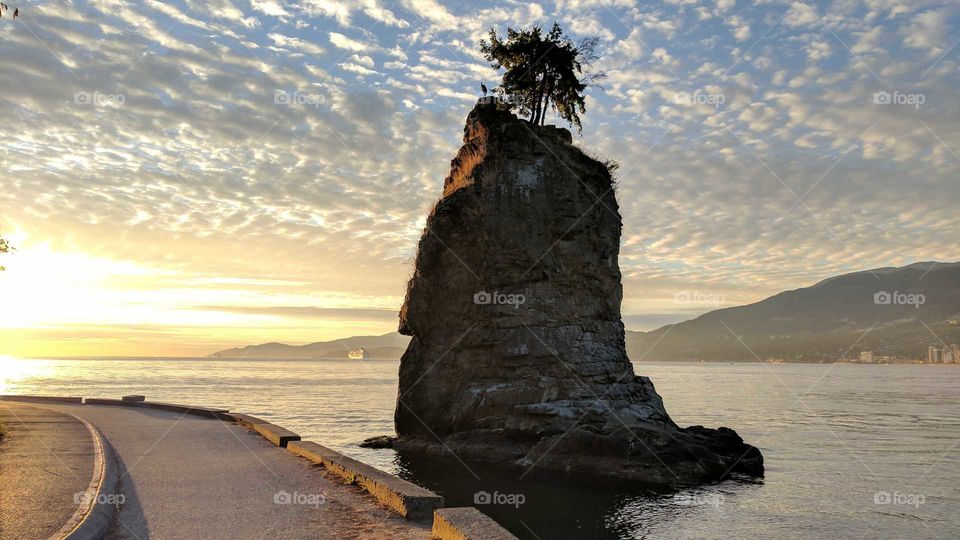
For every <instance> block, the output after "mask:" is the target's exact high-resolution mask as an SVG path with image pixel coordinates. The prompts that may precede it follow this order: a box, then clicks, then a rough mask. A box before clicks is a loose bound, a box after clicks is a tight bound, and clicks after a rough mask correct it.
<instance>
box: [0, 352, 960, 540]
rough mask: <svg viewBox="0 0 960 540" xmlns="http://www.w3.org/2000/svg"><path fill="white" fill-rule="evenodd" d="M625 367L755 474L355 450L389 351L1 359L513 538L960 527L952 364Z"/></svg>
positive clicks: (823, 533) (390, 368) (22, 385)
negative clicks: (719, 476)
mask: <svg viewBox="0 0 960 540" xmlns="http://www.w3.org/2000/svg"><path fill="white" fill-rule="evenodd" d="M635 367H636V369H637V372H638V373H641V374H644V375H648V376H650V377H651V378H652V379H653V381H654V383H655V385H656V387H657V390H658V392H659V393H660V394H661V395H662V396H663V398H664V402H665V403H666V406H667V410H668V411H669V412H670V414H671V415H672V416H673V418H674V419H675V420H676V421H677V423H679V424H680V425H693V424H702V425H705V426H711V427H716V426H721V425H722V426H728V427H731V428H734V429H736V430H737V431H738V432H739V433H740V435H741V436H742V437H743V438H744V439H745V440H746V441H747V442H749V443H751V444H754V445H755V446H758V447H759V448H760V449H761V451H762V452H763V455H764V458H765V460H766V468H767V470H766V477H765V478H763V479H762V480H750V479H745V478H735V479H731V480H728V481H725V482H722V483H719V484H715V485H709V486H703V487H699V488H696V489H684V490H679V491H656V490H651V489H647V488H643V487H638V486H612V485H603V484H585V483H583V482H573V481H569V480H561V479H557V478H543V477H542V476H539V475H536V474H530V475H527V476H524V477H523V478H518V477H517V475H516V474H515V473H504V472H503V471H492V470H486V469H481V468H479V467H477V466H475V465H467V464H461V463H459V462H457V461H456V460H451V461H450V462H449V463H442V464H437V463H434V462H431V463H422V462H417V461H416V460H412V459H410V458H409V457H407V456H397V455H396V454H395V453H394V452H393V451H391V450H367V449H362V448H359V447H358V446H357V445H358V443H359V442H360V441H362V440H363V439H365V438H367V437H370V436H373V435H381V434H388V433H392V432H393V425H392V422H393V407H394V400H395V399H396V384H397V362H396V361H384V360H365V361H350V360H339V359H330V360H302V361H300V360H294V361H291V360H249V359H244V360H211V359H199V358H198V359H163V358H150V359H70V360H58V359H35V360H32V359H0V394H32V393H43V394H62V395H83V396H87V397H119V396H120V395H122V394H129V393H141V394H145V395H147V396H148V398H149V399H156V400H164V401H173V402H183V403H191V404H197V405H210V406H224V407H228V408H230V409H231V410H235V411H240V412H246V413H249V414H254V415H256V416H260V417H262V418H265V419H269V420H272V421H276V422H277V423H279V424H281V425H283V426H286V427H289V428H290V429H292V430H294V431H297V432H299V433H301V434H302V435H304V437H305V438H306V439H310V440H315V441H317V442H320V443H321V444H325V445H327V446H330V447H333V448H336V449H338V450H340V451H342V452H344V453H346V454H349V455H351V456H353V457H356V458H358V459H361V460H363V461H366V462H368V463H371V464H373V465H375V466H377V467H380V468H382V469H385V470H388V471H391V472H394V473H398V474H401V475H403V476H405V477H407V478H410V479H412V480H414V481H417V482H419V483H421V484H423V485H426V486H428V487H430V488H432V489H435V490H437V491H440V492H442V493H443V494H444V495H445V496H446V497H447V499H448V503H450V504H454V505H455V504H474V503H475V502H476V503H479V504H478V507H480V508H481V509H483V510H484V511H485V512H487V513H489V514H490V515H492V516H494V517H495V518H496V519H497V520H498V521H500V522H501V523H503V524H505V525H506V526H507V527H508V528H510V529H511V530H512V531H513V532H514V533H515V534H516V535H518V536H520V537H521V538H540V539H548V538H550V539H552V538H943V539H946V538H958V537H960V489H958V486H960V368H957V367H952V366H929V365H909V366H879V365H846V364H839V365H832V366H831V365H800V364H756V363H733V364H727V363H722V364H719V363H715V364H693V363H643V364H637V365H636V366H635ZM486 501H490V502H489V503H486ZM484 503H486V504H484Z"/></svg>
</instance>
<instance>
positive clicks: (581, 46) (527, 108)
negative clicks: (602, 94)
mask: <svg viewBox="0 0 960 540" xmlns="http://www.w3.org/2000/svg"><path fill="white" fill-rule="evenodd" d="M598 42H599V38H597V37H589V38H585V39H583V40H581V41H579V42H576V43H575V42H574V41H573V40H571V39H570V38H568V37H567V36H565V35H564V33H563V30H562V29H561V28H560V25H558V24H557V23H554V24H553V28H551V29H550V32H548V33H547V34H546V35H544V33H543V29H542V28H540V27H539V26H534V27H532V28H530V29H528V30H514V29H513V28H507V35H506V36H505V39H501V38H500V36H498V35H497V31H496V30H495V29H493V28H491V29H490V41H489V42H488V41H487V40H481V41H480V51H481V52H482V53H483V55H484V56H485V57H486V59H487V61H488V62H490V65H491V66H492V67H494V68H495V69H501V68H502V69H504V74H503V81H502V82H501V83H500V86H499V87H498V88H497V92H498V93H499V94H501V95H509V96H511V97H512V99H513V101H512V103H511V107H512V108H513V109H517V110H518V111H519V112H520V113H521V114H523V115H526V116H529V119H530V121H531V122H533V123H535V124H538V125H543V122H544V119H545V117H546V112H547V108H548V107H550V108H552V109H553V110H554V111H555V112H556V113H557V114H558V115H559V116H560V118H563V119H564V120H566V121H567V122H569V123H570V125H572V126H575V127H576V128H577V131H580V130H581V129H582V126H581V124H580V115H581V114H585V113H586V107H585V106H584V92H585V91H586V89H587V88H588V87H590V86H593V85H595V84H596V81H598V80H600V79H603V78H604V77H605V76H606V75H605V74H604V73H602V72H596V73H585V68H588V67H589V66H590V64H591V63H593V62H594V61H595V60H596V59H597V54H596V52H595V50H596V47H597V43H598Z"/></svg>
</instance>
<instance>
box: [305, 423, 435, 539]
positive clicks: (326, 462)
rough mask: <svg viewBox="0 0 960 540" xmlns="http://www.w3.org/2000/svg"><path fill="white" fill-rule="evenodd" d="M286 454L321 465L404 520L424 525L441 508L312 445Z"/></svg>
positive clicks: (402, 484) (419, 491) (431, 496)
mask: <svg viewBox="0 0 960 540" xmlns="http://www.w3.org/2000/svg"><path fill="white" fill-rule="evenodd" d="M287 450H289V451H290V452H293V453H294V454H296V455H298V456H301V457H305V458H307V459H309V460H310V461H312V462H314V463H316V464H318V465H322V466H323V467H324V468H325V469H327V470H328V471H330V472H332V473H333V474H336V475H337V476H339V477H341V478H343V479H344V480H345V481H346V482H348V483H352V484H357V485H358V486H360V487H362V488H363V489H365V490H366V491H368V492H369V493H370V494H371V495H373V496H374V498H376V499H377V500H378V501H380V502H381V503H382V504H384V505H386V506H387V507H388V508H390V509H392V510H395V511H396V512H398V513H399V514H400V515H402V516H404V517H406V518H408V519H413V520H418V521H428V520H429V519H430V518H431V517H432V516H433V512H434V510H436V509H437V508H441V507H442V506H443V497H441V496H440V495H437V494H436V493H434V492H432V491H430V490H428V489H424V488H422V487H420V486H418V485H416V484H413V483H411V482H407V481H406V480H404V479H402V478H398V477H396V476H394V475H392V474H388V473H385V472H383V471H381V470H380V469H377V468H375V467H371V466H370V465H367V464H366V463H362V462H360V461H357V460H355V459H353V458H350V457H347V456H345V455H343V454H341V453H340V452H337V451H335V450H331V449H329V448H327V447H325V446H321V445H319V444H317V443H315V442H310V441H300V442H291V443H290V444H288V445H287Z"/></svg>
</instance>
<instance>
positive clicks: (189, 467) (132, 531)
mask: <svg viewBox="0 0 960 540" xmlns="http://www.w3.org/2000/svg"><path fill="white" fill-rule="evenodd" d="M43 407H47V408H49V409H52V410H56V411H61V412H69V413H72V414H75V415H77V416H79V417H81V418H83V419H85V420H87V421H88V422H90V423H92V424H93V425H95V426H97V427H98V428H99V429H100V431H101V432H102V433H103V434H104V436H105V437H106V439H107V441H108V442H109V444H110V445H111V446H112V447H113V449H114V451H115V453H116V455H117V458H118V460H119V471H120V481H119V486H118V487H119V489H118V493H117V494H116V495H118V496H117V497H113V499H112V501H106V502H107V503H110V502H112V503H116V502H118V501H119V502H120V504H119V511H118V512H117V514H116V517H115V520H114V521H115V522H114V523H113V525H112V527H111V534H110V538H116V539H147V538H155V539H181V538H182V539H190V540H194V539H204V538H216V539H219V538H223V539H248V538H250V539H253V538H337V539H340V538H371V539H372V538H376V539H381V538H399V539H403V538H429V537H430V530H429V527H428V526H426V525H417V524H414V523H412V522H410V521H408V520H406V519H404V518H402V517H400V516H398V515H396V514H395V513H392V512H391V511H389V510H387V509H386V508H384V507H382V506H379V505H378V504H377V503H376V502H375V501H374V500H373V499H372V498H371V497H370V496H369V495H368V494H366V492H364V491H362V490H360V489H359V488H357V487H356V486H350V485H344V484H342V483H340V482H338V481H337V480H336V477H334V476H332V475H331V476H329V477H328V476H327V473H326V472H325V471H324V470H323V469H322V468H319V467H316V466H314V465H312V464H311V463H310V462H309V461H307V460H305V459H302V458H298V457H296V456H294V455H292V454H290V453H289V452H287V451H286V449H283V448H277V447H275V446H273V445H272V444H270V443H269V442H267V441H266V440H265V439H263V438H262V437H260V436H259V435H257V434H255V433H253V432H251V431H248V430H247V429H245V428H243V427H240V426H237V425H235V424H231V423H228V422H223V421H220V420H214V419H207V418H201V417H197V416H191V415H181V414H179V413H173V412H166V411H160V410H154V409H139V408H131V407H115V406H98V405H47V404H44V405H43ZM320 442H321V443H322V441H320ZM86 478H87V479H86V482H89V475H86ZM4 480H6V478H4ZM4 483H6V482H4ZM4 489H6V488H4ZM119 495H122V497H120V496H119ZM0 536H2V537H4V538H6V535H0ZM18 537H19V535H18Z"/></svg>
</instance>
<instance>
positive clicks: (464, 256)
mask: <svg viewBox="0 0 960 540" xmlns="http://www.w3.org/2000/svg"><path fill="white" fill-rule="evenodd" d="M463 140H464V144H463V146H462V147H461V149H460V151H459V152H458V154H457V156H456V157H455V158H454V159H453V161H452V162H451V171H450V175H449V176H448V177H447V178H446V179H445V180H444V187H443V196H442V197H441V199H440V201H439V202H438V203H437V204H436V206H435V207H434V209H433V211H432V212H431V214H430V216H429V217H428V219H427V225H426V230H425V231H424V234H423V236H422V238H421V239H420V243H419V246H418V252H417V257H416V265H415V271H414V275H413V277H412V278H411V279H410V282H409V285H408V288H407V294H406V299H405V301H404V304H403V307H402V308H401V312H400V332H401V333H403V334H406V335H409V336H412V339H411V341H410V345H409V347H408V348H407V351H406V352H405V353H404V355H403V358H402V359H401V364H400V386H399V395H398V400H397V409H396V414H395V423H396V429H397V434H398V436H399V438H398V440H397V442H396V444H397V446H398V447H401V448H412V449H417V450H424V451H437V452H441V451H445V450H446V451H453V452H456V453H457V455H458V456H459V457H460V458H462V459H482V460H492V461H498V462H504V463H507V464H512V465H515V466H527V467H529V466H532V465H534V464H536V466H537V467H542V468H544V469H549V470H562V471H569V472H574V473H587V474H594V475H595V474H600V475H604V476H611V477H617V478H627V479H635V480H641V481H647V482H653V483H664V484H679V483H689V482H701V481H710V480H717V479H721V478H724V477H726V476H727V475H728V474H730V473H731V472H744V473H748V474H751V475H762V473H763V458H762V457H761V455H760V452H759V451H758V450H757V449H756V448H754V447H752V446H749V445H747V444H744V443H743V441H742V440H741V439H740V437H739V436H737V434H736V433H735V432H734V431H732V430H730V429H726V428H720V429H717V430H714V429H707V428H703V427H700V426H694V427H691V428H686V429H683V428H680V427H679V426H677V425H676V424H675V423H674V422H673V421H672V420H671V419H670V416H669V415H668V414H667V412H666V410H665V409H664V406H663V401H662V400H661V398H660V396H659V395H658V394H657V392H656V390H655V389H654V386H653V383H652V382H651V381H650V379H648V378H646V377H642V376H637V375H635V373H634V371H633V366H632V364H631V363H630V360H629V359H628V358H627V355H626V351H625V345H624V327H623V323H622V320H621V315H620V303H621V299H622V296H623V293H622V287H621V274H620V268H619V263H618V253H619V243H620V234H621V228H622V222H621V217H620V214H619V207H618V205H617V200H616V195H615V190H614V184H613V179H612V177H611V174H610V172H609V170H608V168H607V167H606V166H605V165H604V164H602V163H600V162H598V161H596V160H595V159H592V158H590V157H589V156H587V155H585V154H584V153H583V152H581V151H580V150H579V149H578V148H576V147H575V146H573V145H572V140H571V136H570V133H569V131H567V130H565V129H562V128H555V127H552V126H543V127H541V126H535V125H532V124H530V123H528V122H526V121H524V120H520V119H518V118H516V117H515V116H514V115H512V114H510V113H509V112H507V111H503V110H500V109H498V108H497V107H496V106H493V105H478V106H477V107H476V108H474V110H473V111H472V112H471V113H470V115H469V116H468V117H467V122H466V126H465V128H464V137H463Z"/></svg>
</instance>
